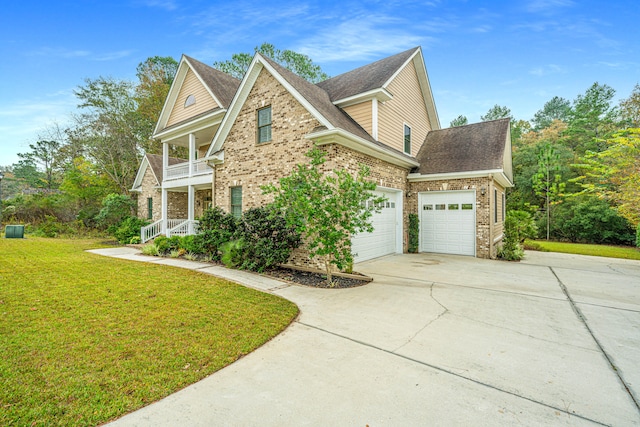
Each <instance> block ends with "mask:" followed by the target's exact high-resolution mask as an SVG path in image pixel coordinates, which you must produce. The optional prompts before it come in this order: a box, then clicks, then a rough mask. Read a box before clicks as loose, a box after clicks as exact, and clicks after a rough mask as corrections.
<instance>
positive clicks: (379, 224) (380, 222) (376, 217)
mask: <svg viewBox="0 0 640 427" xmlns="http://www.w3.org/2000/svg"><path fill="white" fill-rule="evenodd" d="M374 193H375V194H376V195H381V196H385V197H386V198H387V199H388V200H387V201H386V202H385V203H384V205H383V207H382V209H381V210H380V212H378V213H374V214H373V216H372V217H371V223H372V225H373V229H374V231H373V232H372V233H359V234H357V235H355V236H353V238H352V239H351V250H352V252H353V253H354V254H355V255H354V261H356V262H359V261H365V260H368V259H372V258H377V257H380V256H384V255H388V254H391V253H395V252H396V251H397V240H398V233H399V232H400V231H399V226H398V223H399V222H398V215H399V214H400V213H401V212H400V210H401V206H400V203H399V202H398V201H397V199H398V197H397V195H398V192H392V191H375V192H374Z"/></svg>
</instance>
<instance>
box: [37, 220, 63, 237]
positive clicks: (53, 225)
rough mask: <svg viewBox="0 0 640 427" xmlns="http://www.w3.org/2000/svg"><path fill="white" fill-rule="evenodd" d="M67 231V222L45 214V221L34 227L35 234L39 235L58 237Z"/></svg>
mask: <svg viewBox="0 0 640 427" xmlns="http://www.w3.org/2000/svg"><path fill="white" fill-rule="evenodd" d="M66 231H67V227H66V225H65V224H63V223H61V222H60V221H58V219H57V218H56V217H54V216H51V215H45V217H44V221H42V222H41V223H40V224H38V225H37V226H36V227H35V229H34V234H35V235H36V236H38V237H57V236H58V235H59V234H62V233H64V232H66Z"/></svg>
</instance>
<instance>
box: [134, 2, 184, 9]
mask: <svg viewBox="0 0 640 427" xmlns="http://www.w3.org/2000/svg"><path fill="white" fill-rule="evenodd" d="M142 4H143V5H144V6H148V7H157V8H159V9H164V10H167V11H174V10H176V9H177V8H178V4H177V3H176V2H175V1H172V0H144V1H143V2H142Z"/></svg>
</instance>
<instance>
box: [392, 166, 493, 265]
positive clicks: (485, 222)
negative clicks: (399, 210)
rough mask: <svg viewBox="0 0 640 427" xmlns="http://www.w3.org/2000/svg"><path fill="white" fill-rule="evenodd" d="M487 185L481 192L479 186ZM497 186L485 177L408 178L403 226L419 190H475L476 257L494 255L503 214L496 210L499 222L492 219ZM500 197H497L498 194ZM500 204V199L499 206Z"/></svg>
mask: <svg viewBox="0 0 640 427" xmlns="http://www.w3.org/2000/svg"><path fill="white" fill-rule="evenodd" d="M483 186H484V187H485V188H486V193H485V195H484V196H483V195H482V194H481V191H480V189H481V188H482V187H483ZM494 186H497V187H498V188H499V190H498V193H499V194H500V189H502V191H504V189H503V188H502V187H501V186H499V184H497V183H496V182H495V181H494V180H493V179H491V178H488V177H484V178H466V179H450V180H439V181H420V182H410V183H409V191H410V192H411V196H410V197H406V198H405V218H404V220H405V230H407V229H408V224H409V213H419V212H418V193H420V192H428V191H456V190H472V189H475V190H476V256H477V257H478V258H495V257H496V253H497V247H498V244H499V243H500V240H501V239H498V238H499V236H501V235H502V216H501V213H500V212H501V211H499V212H498V213H499V216H498V221H499V222H498V223H494V211H493V202H492V201H493V188H494ZM499 198H500V197H499ZM501 206H502V202H501V201H500V206H499V209H500V208H501Z"/></svg>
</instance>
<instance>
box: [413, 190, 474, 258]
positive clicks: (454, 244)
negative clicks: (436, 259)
mask: <svg viewBox="0 0 640 427" xmlns="http://www.w3.org/2000/svg"><path fill="white" fill-rule="evenodd" d="M418 204H419V209H420V251H421V252H438V253H445V254H457V255H473V256H475V254H476V203H475V192H474V191H441V192H440V191H439V192H431V193H420V194H419V196H418Z"/></svg>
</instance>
